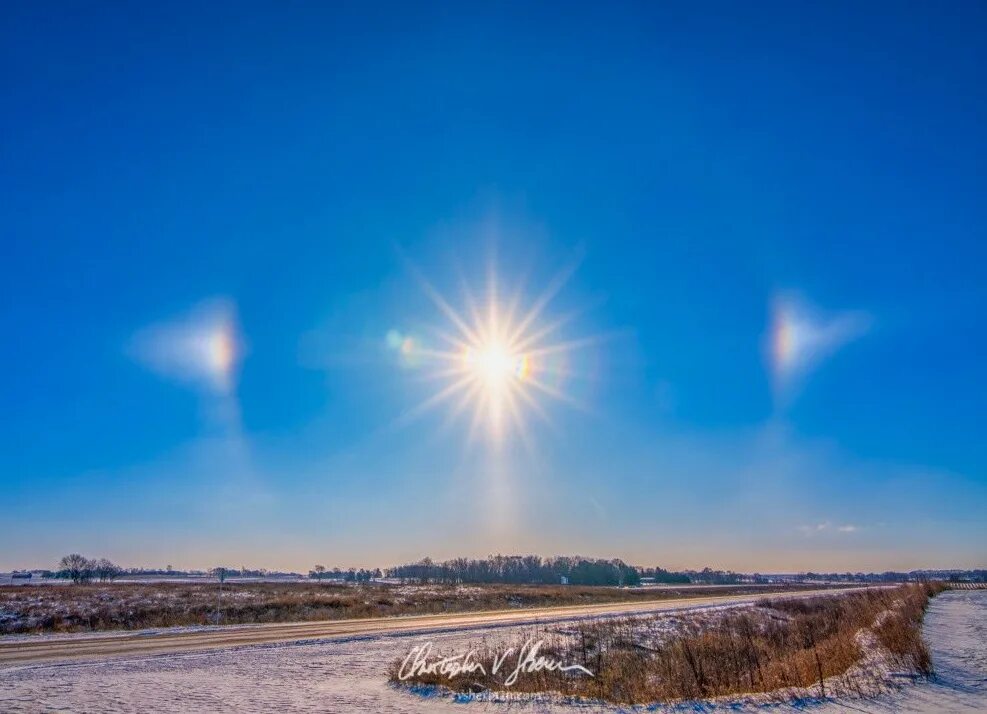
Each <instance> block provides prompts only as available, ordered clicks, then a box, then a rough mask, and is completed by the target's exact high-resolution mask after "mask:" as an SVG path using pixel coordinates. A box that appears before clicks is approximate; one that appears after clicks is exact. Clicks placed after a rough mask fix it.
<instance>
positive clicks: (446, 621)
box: [0, 588, 857, 667]
mask: <svg viewBox="0 0 987 714" xmlns="http://www.w3.org/2000/svg"><path fill="white" fill-rule="evenodd" d="M850 589H857V588H839V589H838V588H829V589H825V590H803V591H800V592H797V593H774V594H771V597H778V598H782V597H784V598H790V597H807V596H809V595H816V594H833V593H837V592H843V591H845V590H850ZM762 597H765V594H763V593H752V594H744V595H716V596H705V597H693V598H674V599H664V600H651V601H645V602H634V603H608V604H604V605H575V606H565V607H544V608H531V609H524V610H495V611H484V612H468V613H455V614H443V615H415V616H408V617H382V618H372V619H359V620H336V621H330V622H292V623H275V624H264V625H246V626H227V627H216V628H208V629H206V630H201V629H200V630H174V631H169V630H141V631H134V632H128V633H121V634H105V633H103V634H92V635H89V634H86V635H67V636H54V637H52V636H48V637H45V636H38V637H37V638H32V637H26V638H16V639H6V640H5V639H3V638H0V667H6V666H13V665H24V664H31V663H57V662H66V661H80V660H104V659H110V658H121V657H123V658H132V657H147V656H152V655H163V654H180V653H189V652H201V651H206V650H218V649H227V648H232V647H246V646H251V645H269V644H279V643H288V642H303V641H306V640H332V639H351V638H354V637H379V636H385V635H393V634H411V633H425V632H444V631H451V630H460V629H470V628H482V627H495V626H501V625H518V624H525V623H535V622H552V621H559V620H569V619H578V618H587V617H598V616H603V615H610V616H613V615H633V614H642V613H648V612H659V611H663V610H677V609H682V608H694V607H708V606H712V605H735V604H743V603H750V602H754V601H756V600H758V599H759V598H762Z"/></svg>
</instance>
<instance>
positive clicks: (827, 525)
mask: <svg viewBox="0 0 987 714" xmlns="http://www.w3.org/2000/svg"><path fill="white" fill-rule="evenodd" d="M798 529H799V531H800V532H801V533H802V534H803V535H806V536H812V535H816V534H819V533H856V532H857V531H859V530H860V526H855V525H853V524H852V523H845V524H843V525H833V523H831V522H830V521H822V522H821V523H813V524H810V525H804V526H799V528H798Z"/></svg>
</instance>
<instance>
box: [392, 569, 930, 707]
mask: <svg viewBox="0 0 987 714" xmlns="http://www.w3.org/2000/svg"><path fill="white" fill-rule="evenodd" d="M942 588H943V586H941V585H936V586H933V585H925V584H911V585H902V586H899V587H897V588H889V589H869V590H862V591H860V592H855V593H849V594H843V595H833V596H820V597H811V598H804V599H774V600H767V599H766V600H762V601H761V602H759V603H758V606H757V607H753V608H738V609H735V610H731V611H726V613H725V614H723V615H721V616H710V615H704V614H695V615H692V616H691V619H686V620H684V621H683V622H680V623H679V625H678V626H677V627H675V628H673V630H672V631H671V632H670V633H669V632H667V633H665V635H664V636H663V637H660V638H658V640H657V641H654V638H649V637H642V636H641V633H642V619H641V618H635V619H633V620H629V619H622V620H621V619H618V620H604V621H597V622H591V623H586V624H582V625H580V626H579V627H578V628H577V629H576V630H575V631H574V632H568V633H556V634H552V635H550V636H548V637H547V639H546V640H545V646H543V647H542V649H541V654H542V655H546V656H549V657H552V658H555V659H557V660H558V661H560V662H562V663H565V664H579V665H582V666H584V667H586V668H587V669H589V670H590V671H591V672H592V673H593V676H587V675H585V674H581V673H578V672H577V673H572V672H568V673H567V672H559V671H547V670H543V671H539V672H531V673H526V674H525V675H524V676H522V677H520V678H518V680H517V681H516V682H515V683H514V684H513V685H512V686H511V687H510V688H509V691H514V692H532V693H533V692H557V693H559V694H562V695H566V696H575V697H586V698H591V699H601V700H607V701H611V702H616V703H620V704H646V703H651V702H671V701H678V700H693V699H706V698H711V697H718V696H731V695H741V694H748V693H757V692H773V691H778V690H791V689H793V688H807V687H811V688H813V689H816V688H818V689H816V692H817V693H818V694H819V695H822V696H825V695H826V685H825V682H826V680H827V678H830V677H834V676H837V675H845V674H846V673H847V672H848V670H850V668H851V667H853V665H855V664H856V663H858V662H859V661H860V660H861V658H862V656H863V655H864V652H863V650H862V646H861V640H860V637H859V636H858V633H860V632H873V634H874V635H875V636H876V637H877V639H878V640H879V642H880V644H881V645H883V647H885V648H887V651H888V653H889V655H890V657H892V658H893V659H894V661H895V662H896V664H897V665H898V666H900V667H901V668H902V669H904V670H906V671H912V672H917V673H923V674H928V673H930V672H931V661H930V659H929V654H928V651H927V650H926V648H925V645H924V643H923V642H922V638H921V632H920V625H921V621H922V616H923V614H924V612H925V608H926V605H927V603H928V599H929V597H931V596H932V595H934V594H936V593H937V592H939V591H940V590H941V589H942ZM658 617H662V616H658ZM666 617H667V616H666ZM652 620H653V618H652ZM644 630H647V627H645V628H644ZM539 636H540V635H539ZM523 645H524V641H523V640H521V639H518V640H517V641H511V642H509V643H507V644H503V643H501V644H500V645H499V646H497V647H496V648H492V647H489V646H484V647H481V648H480V649H479V651H478V653H477V654H478V656H477V657H476V658H475V659H476V661H479V662H480V663H481V664H482V665H483V666H484V671H485V673H473V674H471V675H470V676H468V677H462V678H452V679H449V678H447V677H444V676H443V675H440V674H419V675H416V676H415V677H413V678H412V679H411V680H409V681H410V682H411V683H414V684H420V685H441V686H446V687H450V688H452V689H454V690H459V691H469V692H477V691H482V690H485V689H490V690H508V687H507V686H506V685H505V682H504V678H505V673H503V672H501V673H500V674H498V675H493V674H492V672H493V669H494V668H493V662H494V657H495V656H496V655H497V654H498V653H502V652H504V651H505V649H506V648H508V647H514V648H515V650H514V651H515V652H517V651H519V650H520V649H521V647H522V646H523ZM399 666H400V663H399V662H398V663H395V665H394V668H393V670H392V680H393V681H398V677H397V672H398V668H399ZM406 683H407V682H406ZM844 684H845V685H846V686H847V687H850V688H851V689H852V688H853V687H855V686H858V684H857V683H856V682H855V681H854V680H853V679H852V678H850V677H847V678H846V682H845V683H844Z"/></svg>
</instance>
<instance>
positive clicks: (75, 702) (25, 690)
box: [0, 591, 987, 714]
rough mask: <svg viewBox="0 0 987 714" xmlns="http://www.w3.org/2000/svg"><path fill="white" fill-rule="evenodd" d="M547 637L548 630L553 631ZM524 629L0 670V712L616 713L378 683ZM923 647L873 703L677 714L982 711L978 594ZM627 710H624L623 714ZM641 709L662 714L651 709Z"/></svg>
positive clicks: (942, 609) (936, 606)
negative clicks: (432, 655)
mask: <svg viewBox="0 0 987 714" xmlns="http://www.w3.org/2000/svg"><path fill="white" fill-rule="evenodd" d="M553 627H555V628H557V627H558V625H553ZM522 631H524V632H528V631H530V628H517V627H510V628H504V627H502V628H496V629H493V628H487V629H475V630H467V631H459V632H453V633H435V634H428V635H422V634H416V635H404V636H387V637H368V638H359V639H351V640H343V641H340V640H333V641H317V642H306V643H303V644H288V645H269V646H257V647H246V648H241V649H229V650H220V651H215V652H206V653H195V654H184V655H167V656H157V657H145V658H138V659H129V660H112V661H101V662H90V663H71V664H60V665H32V666H21V667H11V668H6V669H3V668H0V711H4V712H38V711H51V710H66V711H86V712H108V711H113V712H118V711H119V712H138V711H142V712H146V711H174V710H176V709H182V710H186V711H198V712H215V711H242V712H266V711H297V712H310V711H311V712H327V711H330V712H357V711H359V712H363V711H374V712H385V713H403V712H418V711H425V712H438V713H444V712H460V713H462V712H466V713H467V714H468V713H470V712H507V711H514V712H522V713H524V714H527V713H531V714H534V713H536V712H537V713H538V714H542V713H546V714H548V713H555V714H562V713H565V712H568V713H570V714H571V713H572V712H574V711H578V712H586V711H606V712H613V711H619V710H615V709H613V708H610V707H604V706H600V705H596V704H585V705H581V706H578V707H574V706H572V705H567V704H565V703H563V702H559V701H554V700H552V698H551V697H544V698H542V701H528V702H519V703H512V704H511V705H510V706H505V705H504V704H499V703H490V702H482V701H475V700H469V698H466V701H463V698H462V697H444V696H438V695H437V694H435V693H434V692H431V691H429V690H425V691H422V692H419V693H413V692H409V691H408V690H406V689H403V688H398V687H393V686H390V685H388V684H387V670H388V667H389V665H390V664H391V663H392V662H393V661H394V660H395V659H396V658H398V657H402V656H404V655H405V654H406V653H407V652H408V650H409V649H410V648H411V647H412V646H413V645H416V644H421V643H422V642H424V641H426V640H430V641H432V642H433V643H434V644H435V646H436V647H437V648H440V649H450V650H451V649H457V650H458V649H460V648H470V647H475V646H477V645H478V644H479V643H480V642H481V641H484V640H486V641H487V642H499V641H501V640H502V639H505V638H509V637H512V636H515V635H517V634H519V633H520V632H522ZM925 631H926V638H927V641H928V642H929V645H930V648H931V650H932V653H933V658H934V661H935V665H936V668H937V670H938V672H939V675H938V677H937V679H936V680H935V681H922V682H919V683H917V684H911V683H910V682H906V683H904V684H903V685H902V686H901V687H900V688H899V689H897V690H895V691H893V692H891V693H889V694H886V695H882V696H881V697H878V698H876V699H867V700H860V699H853V700H851V699H847V700H838V701H833V700H830V701H826V702H819V701H816V700H812V699H805V700H802V701H799V702H796V703H794V704H785V705H771V706H770V707H769V708H767V707H763V706H760V707H759V706H755V705H753V704H748V705H740V704H738V703H733V704H731V703H728V702H723V703H718V704H717V705H715V706H712V707H707V706H699V707H697V706H696V705H689V706H688V707H679V708H677V711H736V710H737V708H738V707H742V708H744V709H745V710H752V711H758V710H762V709H763V710H765V711H771V712H773V711H794V710H799V711H809V712H818V714H831V713H832V712H848V711H855V712H859V711H865V712H873V713H880V714H887V713H890V712H899V711H900V712H942V711H949V712H967V711H969V712H973V711H980V712H983V711H987V647H985V643H987V591H963V592H959V591H958V592H949V593H944V594H943V595H940V596H939V597H937V598H935V599H934V600H933V601H932V605H931V607H930V609H929V613H928V615H927V618H926V629H925ZM625 710H626V709H625ZM651 711H662V710H661V709H651Z"/></svg>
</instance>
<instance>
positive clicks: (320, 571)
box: [313, 565, 326, 582]
mask: <svg viewBox="0 0 987 714" xmlns="http://www.w3.org/2000/svg"><path fill="white" fill-rule="evenodd" d="M313 570H314V571H315V579H316V580H318V581H319V582H321V581H322V576H323V575H325V573H326V566H324V565H316V566H315V567H314V568H313Z"/></svg>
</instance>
